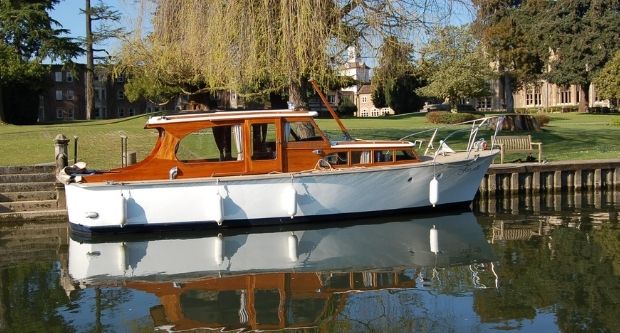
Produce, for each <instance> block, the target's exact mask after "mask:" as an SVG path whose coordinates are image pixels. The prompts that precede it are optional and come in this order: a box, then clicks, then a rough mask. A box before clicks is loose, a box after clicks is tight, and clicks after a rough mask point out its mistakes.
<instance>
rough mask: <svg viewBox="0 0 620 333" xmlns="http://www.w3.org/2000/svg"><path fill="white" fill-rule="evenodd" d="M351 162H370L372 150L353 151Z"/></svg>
mask: <svg viewBox="0 0 620 333" xmlns="http://www.w3.org/2000/svg"><path fill="white" fill-rule="evenodd" d="M351 164H370V151H369V150H364V151H352V152H351Z"/></svg>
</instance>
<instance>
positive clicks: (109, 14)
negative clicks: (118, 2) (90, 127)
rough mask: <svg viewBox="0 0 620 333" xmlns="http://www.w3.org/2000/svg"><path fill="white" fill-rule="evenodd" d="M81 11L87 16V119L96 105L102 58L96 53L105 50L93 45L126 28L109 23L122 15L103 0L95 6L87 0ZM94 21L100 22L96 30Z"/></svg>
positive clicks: (117, 19) (122, 31)
mask: <svg viewBox="0 0 620 333" xmlns="http://www.w3.org/2000/svg"><path fill="white" fill-rule="evenodd" d="M81 11H82V13H83V14H84V16H85V17H86V37H85V38H84V45H85V48H86V119H91V117H92V115H93V110H94V105H95V89H94V74H95V60H96V59H102V58H101V57H96V56H95V53H96V52H105V50H104V49H94V48H93V45H95V44H97V43H101V42H103V41H105V40H107V39H110V38H115V37H119V36H121V35H122V34H123V33H124V29H122V28H112V27H111V26H110V25H109V24H110V23H113V22H118V21H119V20H120V18H121V15H120V13H119V12H118V11H117V10H114V9H112V7H111V6H108V5H106V4H104V3H103V1H101V0H99V3H97V5H96V6H93V7H91V5H90V0H85V5H84V9H82V10H81ZM93 21H94V22H99V25H98V26H97V29H96V30H95V31H93V30H92V22H93ZM106 53H107V52H106Z"/></svg>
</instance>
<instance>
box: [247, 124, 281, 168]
mask: <svg viewBox="0 0 620 333" xmlns="http://www.w3.org/2000/svg"><path fill="white" fill-rule="evenodd" d="M251 130H252V141H251V142H252V160H273V159H276V157H277V156H276V152H277V150H276V124H274V123H254V124H252V126H251Z"/></svg>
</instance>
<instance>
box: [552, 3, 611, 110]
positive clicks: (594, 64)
mask: <svg viewBox="0 0 620 333" xmlns="http://www.w3.org/2000/svg"><path fill="white" fill-rule="evenodd" d="M545 17H546V19H545V21H543V23H544V25H543V29H544V30H545V31H546V32H547V39H546V43H547V46H548V47H549V49H550V50H552V52H553V53H552V54H551V55H550V56H549V57H548V58H547V59H548V65H549V68H550V70H549V72H548V73H546V78H547V79H548V80H549V81H550V82H553V83H556V84H558V85H564V86H566V85H571V84H574V85H578V86H579V88H580V89H579V90H580V91H579V95H580V96H579V110H580V111H586V107H587V105H588V102H589V96H588V87H589V85H590V83H591V82H592V79H593V78H594V77H596V75H597V74H598V73H599V72H600V70H601V69H602V68H603V66H604V65H605V64H606V63H607V62H608V61H609V60H611V58H612V57H613V55H614V54H615V53H616V51H617V50H618V49H620V2H618V1H616V0H596V1H590V0H570V1H569V0H560V1H555V2H553V4H552V6H551V7H550V8H549V10H548V11H547V12H546V13H545Z"/></svg>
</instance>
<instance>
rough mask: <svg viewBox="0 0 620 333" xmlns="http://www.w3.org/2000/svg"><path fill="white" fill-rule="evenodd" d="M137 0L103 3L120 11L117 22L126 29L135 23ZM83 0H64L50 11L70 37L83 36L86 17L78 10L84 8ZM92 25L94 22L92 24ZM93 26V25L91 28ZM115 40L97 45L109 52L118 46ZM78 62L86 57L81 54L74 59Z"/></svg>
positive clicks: (94, 3)
mask: <svg viewBox="0 0 620 333" xmlns="http://www.w3.org/2000/svg"><path fill="white" fill-rule="evenodd" d="M98 2H99V1H98V0H91V6H94V5H96V4H97V3H98ZM139 2H140V1H139V0H138V1H136V0H106V1H104V3H105V4H107V5H109V6H112V7H114V8H115V9H116V10H118V11H119V12H121V14H122V15H123V18H122V19H121V21H120V22H119V25H120V26H122V27H124V28H125V29H127V30H132V29H133V27H134V25H135V21H136V20H135V18H136V17H137V16H138V13H139V8H138V6H139ZM84 3H85V1H84V0H64V1H61V2H60V3H58V4H57V5H56V8H54V10H53V11H52V12H51V17H52V18H53V19H55V20H56V21H58V22H59V23H60V24H61V25H62V27H63V28H64V29H68V30H69V31H70V36H71V37H75V38H77V37H81V38H83V37H84V35H85V31H86V19H85V18H84V15H83V14H82V13H81V12H80V9H83V8H84ZM93 25H94V24H93ZM94 28H95V27H94V26H93V29H94ZM118 43H119V42H118V41H117V40H110V41H109V42H108V43H107V44H105V45H98V47H101V48H106V49H108V51H109V52H110V53H112V52H113V51H114V49H115V48H117V47H118ZM76 61H77V62H79V63H86V57H85V56H82V57H80V58H78V59H76Z"/></svg>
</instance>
